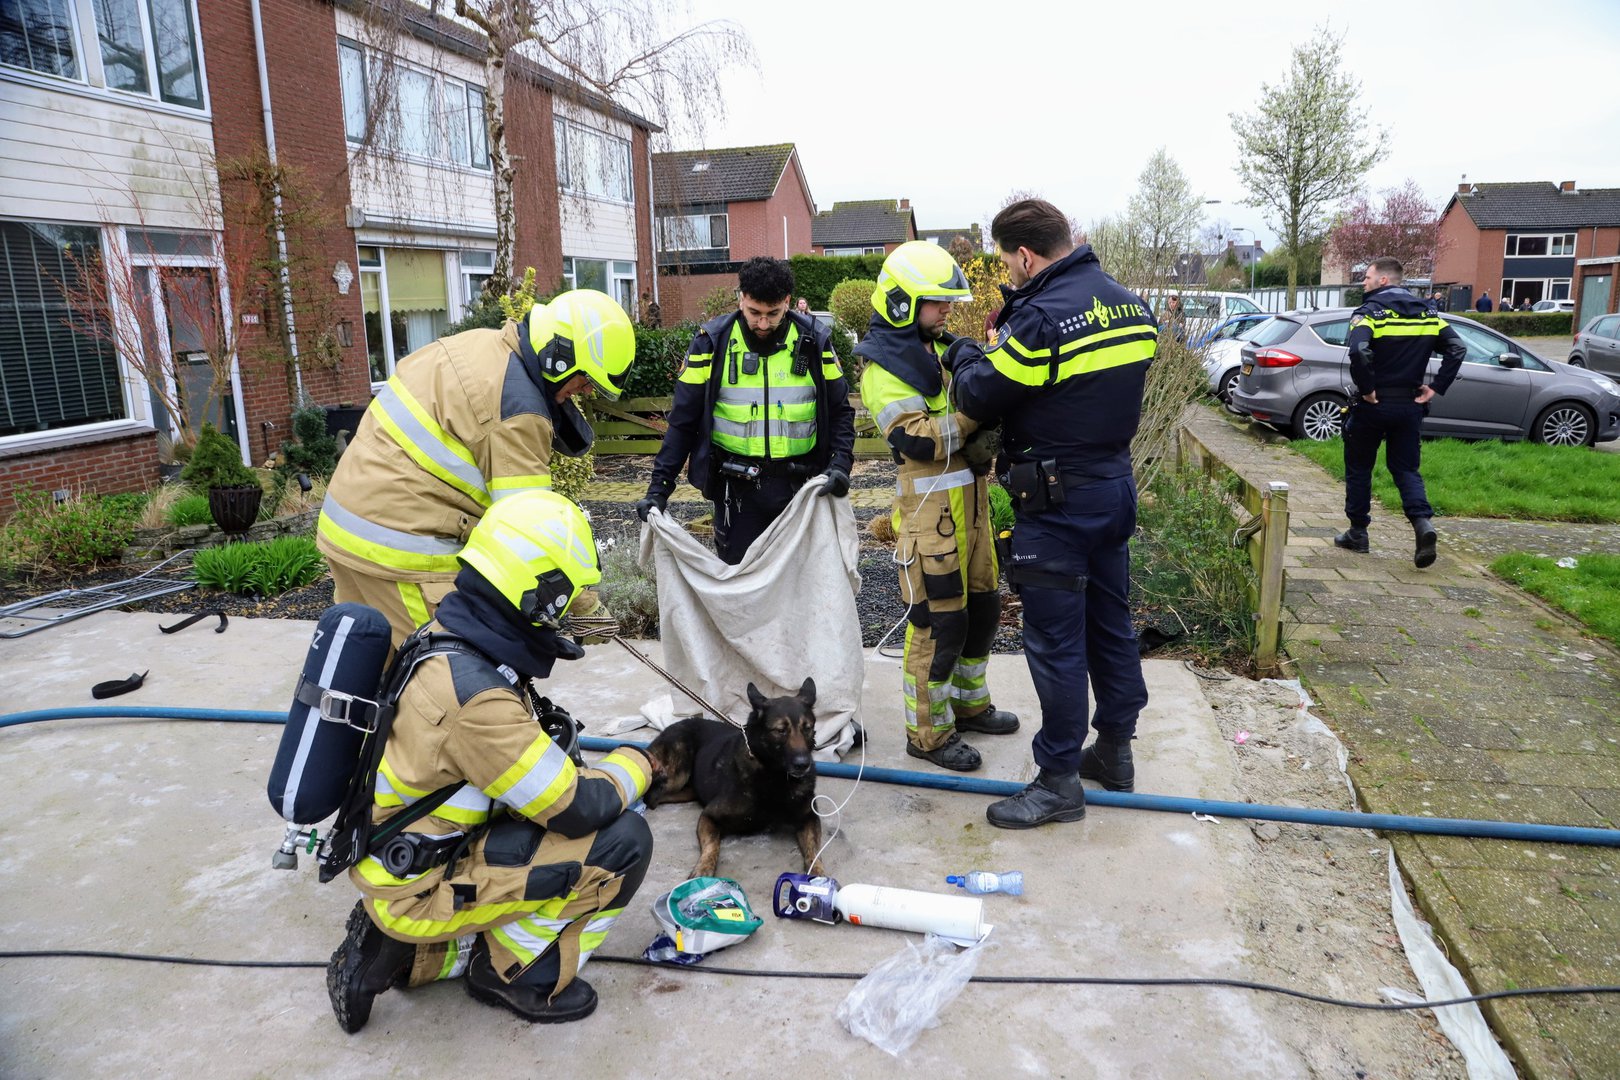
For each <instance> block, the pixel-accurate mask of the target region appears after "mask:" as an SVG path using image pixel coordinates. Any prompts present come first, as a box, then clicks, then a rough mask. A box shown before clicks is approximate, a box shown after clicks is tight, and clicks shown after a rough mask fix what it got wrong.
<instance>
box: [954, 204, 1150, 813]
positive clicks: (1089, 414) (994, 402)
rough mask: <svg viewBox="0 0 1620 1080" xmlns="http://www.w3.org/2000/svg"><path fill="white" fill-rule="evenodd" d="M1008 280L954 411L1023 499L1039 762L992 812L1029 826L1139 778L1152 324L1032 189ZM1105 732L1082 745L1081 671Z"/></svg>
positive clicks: (970, 355)
mask: <svg viewBox="0 0 1620 1080" xmlns="http://www.w3.org/2000/svg"><path fill="white" fill-rule="evenodd" d="M990 235H991V237H992V238H993V239H994V240H995V242H996V246H997V248H998V251H999V254H1000V257H1001V261H1002V263H1003V265H1005V266H1006V267H1007V272H1008V276H1009V277H1010V278H1011V280H1012V284H1013V286H1014V287H1012V288H1005V289H1004V290H1003V292H1004V293H1005V294H1006V304H1005V305H1004V306H1003V307H1002V309H1001V314H1000V315H999V316H998V317H997V319H996V345H995V346H994V347H993V348H992V349H991V350H990V352H989V354H988V355H986V354H984V353H982V352H980V351H978V350H977V348H975V347H972V346H970V345H967V344H965V343H963V342H958V343H957V344H956V345H954V346H952V350H953V352H956V353H959V356H957V357H955V358H953V363H954V370H955V374H954V377H953V379H952V388H953V391H954V393H955V396H956V401H957V404H958V406H959V407H960V408H961V411H962V412H964V413H966V414H968V415H969V416H972V417H973V418H974V419H975V420H977V421H978V422H979V423H981V424H985V423H995V422H996V421H1000V423H1001V426H1002V436H1001V438H1002V448H1003V452H1004V454H1005V456H1006V458H1007V462H1008V464H1009V470H1008V474H1007V477H1008V487H1009V490H1010V491H1011V493H1012V495H1013V498H1014V501H1015V507H1016V515H1017V516H1016V521H1015V524H1014V527H1013V536H1012V552H1013V554H1012V565H1011V566H1010V567H1009V568H1008V571H1007V580H1008V583H1009V584H1011V585H1012V586H1013V587H1014V588H1016V589H1017V590H1018V593H1019V596H1020V597H1021V599H1022V600H1023V603H1024V654H1025V657H1026V658H1027V660H1028V662H1029V672H1030V676H1031V678H1032V680H1033V682H1034V684H1035V692H1036V694H1037V695H1038V696H1039V698H1040V702H1041V730H1040V732H1039V733H1038V734H1037V735H1036V736H1035V739H1034V743H1033V750H1034V756H1035V764H1036V765H1037V766H1038V767H1039V769H1040V772H1039V774H1038V775H1037V776H1036V778H1035V780H1034V782H1033V783H1031V784H1029V785H1028V786H1027V787H1026V788H1025V789H1024V790H1023V791H1021V792H1019V793H1018V794H1017V795H1014V796H1012V797H1011V798H1009V799H1003V800H1001V801H999V802H996V803H992V804H991V805H990V807H989V808H988V810H987V812H986V816H987V817H988V818H989V821H990V824H992V825H996V826H999V827H1001V828H1006V829H1027V828H1033V827H1035V826H1037V825H1042V824H1045V823H1046V822H1049V821H1078V820H1079V819H1080V818H1082V817H1084V816H1085V813H1086V800H1085V792H1084V790H1083V788H1082V787H1081V784H1080V778H1081V777H1086V778H1088V779H1095V780H1099V781H1101V782H1102V785H1103V786H1104V787H1106V788H1108V789H1110V790H1113V791H1130V790H1132V789H1133V788H1134V786H1135V782H1136V768H1135V763H1134V760H1133V758H1132V755H1131V739H1133V738H1134V737H1135V735H1136V720H1137V715H1138V714H1139V713H1140V712H1141V711H1142V708H1143V707H1144V706H1145V705H1146V704H1147V685H1146V683H1145V682H1144V681H1143V679H1142V662H1141V659H1140V658H1139V656H1138V654H1137V647H1136V632H1135V630H1134V628H1133V626H1132V623H1131V609H1130V603H1129V600H1128V593H1129V589H1130V552H1129V549H1128V546H1127V544H1128V541H1129V540H1130V537H1131V534H1132V533H1133V532H1134V531H1135V529H1136V482H1135V480H1134V478H1133V477H1132V472H1131V438H1132V437H1133V436H1134V435H1135V434H1136V428H1137V425H1138V423H1140V421H1141V413H1142V393H1143V389H1144V386H1145V383H1146V379H1147V369H1148V365H1149V363H1151V362H1152V360H1153V354H1154V351H1155V349H1156V347H1157V343H1158V326H1157V325H1156V324H1155V322H1154V321H1153V316H1152V314H1151V313H1149V311H1148V308H1147V305H1146V304H1144V303H1143V302H1142V299H1141V297H1139V296H1137V295H1136V294H1135V293H1132V292H1131V291H1130V290H1129V289H1126V288H1124V287H1123V286H1122V285H1120V284H1119V283H1118V282H1117V281H1115V280H1114V279H1113V278H1111V277H1109V276H1108V275H1107V274H1106V273H1104V272H1103V268H1102V265H1101V263H1099V262H1098V261H1097V256H1096V255H1095V254H1094V253H1093V252H1092V250H1091V247H1090V245H1088V244H1081V245H1080V246H1078V247H1076V246H1075V244H1074V240H1073V235H1072V233H1071V231H1070V227H1069V222H1068V219H1067V218H1066V217H1065V216H1064V215H1063V212H1062V211H1061V210H1059V209H1058V208H1057V207H1055V206H1053V205H1052V204H1051V203H1048V202H1044V201H1042V200H1039V199H1025V200H1021V201H1019V202H1015V203H1013V204H1012V205H1010V206H1008V207H1007V208H1006V209H1004V210H1002V211H1001V213H999V214H997V215H996V218H995V220H994V221H993V222H992V223H991V226H990ZM1088 677H1089V679H1090V684H1091V696H1092V698H1093V699H1094V700H1095V702H1096V711H1095V713H1094V714H1092V715H1091V716H1090V717H1089V725H1090V726H1091V727H1093V728H1095V729H1096V731H1097V738H1096V740H1095V741H1094V742H1093V743H1092V744H1091V745H1090V746H1084V745H1083V744H1084V743H1085V739H1086V728H1087V726H1088V710H1087V702H1086V683H1087V679H1088Z"/></svg>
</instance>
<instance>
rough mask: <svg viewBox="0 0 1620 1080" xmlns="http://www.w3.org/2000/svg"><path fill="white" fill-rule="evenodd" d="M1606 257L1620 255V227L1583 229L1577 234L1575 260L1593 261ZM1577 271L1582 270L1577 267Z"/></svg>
mask: <svg viewBox="0 0 1620 1080" xmlns="http://www.w3.org/2000/svg"><path fill="white" fill-rule="evenodd" d="M1605 255H1620V225H1617V226H1613V227H1610V228H1597V229H1591V228H1587V229H1582V230H1580V231H1579V232H1578V233H1576V234H1575V259H1576V261H1577V262H1578V261H1580V260H1581V259H1593V258H1600V257H1602V256H1605ZM1576 269H1580V268H1579V267H1576Z"/></svg>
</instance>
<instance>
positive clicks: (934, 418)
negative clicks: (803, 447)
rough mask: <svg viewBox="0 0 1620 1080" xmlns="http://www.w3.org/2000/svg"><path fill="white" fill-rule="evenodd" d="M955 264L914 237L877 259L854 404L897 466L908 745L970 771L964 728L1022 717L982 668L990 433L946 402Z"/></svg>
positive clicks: (991, 564)
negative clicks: (994, 699)
mask: <svg viewBox="0 0 1620 1080" xmlns="http://www.w3.org/2000/svg"><path fill="white" fill-rule="evenodd" d="M972 298H973V294H972V292H971V291H970V290H969V288H968V283H967V279H966V278H965V277H963V275H962V269H961V267H959V266H958V265H957V264H956V260H955V259H953V258H952V257H951V255H950V253H949V252H948V251H946V250H945V249H944V248H942V247H940V246H939V245H938V244H930V243H927V242H926V241H921V240H913V241H911V242H910V243H905V244H901V245H900V246H899V247H898V248H896V249H895V250H894V251H893V252H891V253H890V255H889V257H888V258H887V259H885V260H884V261H883V269H882V271H881V273H879V275H878V280H877V288H876V289H875V290H874V291H873V292H872V308H873V314H872V319H871V326H870V327H869V329H868V330H867V333H866V337H865V339H864V340H862V342H861V343H860V345H858V346H856V348H855V352H856V354H857V355H858V356H860V357H861V358H862V359H864V360H865V361H866V366H865V367H864V368H863V369H862V375H861V403H862V404H863V405H865V406H866V409H867V411H868V412H869V413H871V414H872V416H873V418H874V419H875V420H876V421H877V426H878V430H879V431H881V432H882V433H883V437H884V438H885V439H887V440H888V443H889V446H890V448H891V449H892V451H893V453H894V460H895V462H896V464H897V465H898V466H899V475H898V480H897V484H896V494H895V500H894V533H895V542H896V551H895V561H896V562H897V563H899V569H900V589H901V592H902V595H903V596H904V599H905V602H906V605H907V607H906V620H907V626H906V650H905V662H904V668H905V674H904V676H903V678H904V707H905V718H906V753H908V754H910V755H911V756H912V757H917V758H924V759H926V760H928V761H930V762H932V763H933V764H935V765H938V766H940V767H941V768H946V769H954V770H956V771H957V772H971V771H972V770H974V769H977V768H978V767H979V765H980V760H981V759H980V756H979V752H978V750H976V749H974V748H973V747H972V746H970V745H968V744H967V743H965V742H963V741H962V737H961V735H959V734H958V732H961V731H974V732H982V733H985V734H990V735H1006V734H1010V733H1011V732H1014V731H1017V730H1018V717H1017V716H1015V715H1013V714H1012V713H1010V712H1005V711H1003V710H1000V709H997V708H995V706H993V705H992V704H991V702H990V687H989V684H988V683H987V681H986V672H987V670H988V667H989V664H990V643H991V641H992V640H994V638H995V636H996V627H997V625H998V624H999V622H1000V616H1001V593H1000V584H999V580H998V579H999V574H998V571H997V569H996V553H995V541H994V539H993V537H992V535H991V529H990V495H989V479H988V474H989V472H990V461H991V459H992V458H993V457H994V456H995V449H994V448H995V446H996V445H997V444H996V442H995V440H994V437H993V436H994V432H993V430H992V429H987V428H981V427H979V425H978V424H977V423H975V422H974V421H973V419H972V418H971V417H967V416H964V415H962V414H961V413H960V412H958V411H957V410H956V409H955V408H953V407H952V405H951V402H950V399H949V396H948V378H947V374H946V371H945V368H944V365H943V363H942V362H941V358H942V357H943V356H944V355H945V353H946V351H947V349H948V347H949V346H950V345H951V344H952V343H953V342H954V341H955V340H956V338H955V337H954V336H953V335H952V334H950V333H949V332H948V331H946V329H945V320H946V318H947V317H948V316H949V314H950V309H951V304H952V303H953V302H955V301H958V300H971V299H972Z"/></svg>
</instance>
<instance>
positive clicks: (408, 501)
mask: <svg viewBox="0 0 1620 1080" xmlns="http://www.w3.org/2000/svg"><path fill="white" fill-rule="evenodd" d="M635 341H636V339H635V331H634V329H633V328H632V327H631V325H630V320H629V318H628V317H627V316H626V315H625V313H624V309H623V308H621V307H620V306H619V305H618V303H617V302H615V301H614V300H613V299H612V298H611V297H609V296H607V295H606V294H604V293H600V292H597V291H595V290H593V289H578V290H575V291H573V292H566V293H563V294H562V295H560V296H558V297H557V298H556V299H554V300H553V301H552V302H551V303H549V304H545V305H540V304H536V305H535V306H534V307H533V308H532V309H530V311H529V313H528V314H527V315H525V316H524V317H523V318H522V319H520V320H518V321H516V322H508V323H507V324H506V325H505V326H503V327H502V328H501V329H499V330H468V331H467V332H465V333H462V334H456V335H454V336H452V337H446V338H441V339H439V340H438V341H435V342H434V343H432V344H431V345H428V346H425V347H424V348H421V349H418V350H417V351H416V352H413V353H411V355H409V356H407V357H405V359H403V360H401V361H400V362H399V367H398V370H397V371H396V372H395V374H394V377H393V378H391V379H389V380H388V382H387V384H386V385H384V386H383V388H382V390H381V392H380V393H378V395H377V397H376V398H375V399H374V400H373V401H372V403H371V406H370V408H368V409H367V410H366V415H365V417H364V418H363V419H362V420H361V421H360V429H359V430H358V431H356V432H355V435H354V438H353V439H352V440H351V441H350V443H349V446H348V449H347V450H345V451H344V453H343V456H342V458H340V459H339V461H338V467H337V471H336V472H335V473H333V475H332V481H331V483H330V484H329V485H328V487H327V491H326V502H325V504H324V505H323V506H322V508H321V517H320V521H319V524H318V525H317V528H316V544H317V546H318V547H319V548H320V550H321V552H322V554H324V555H325V556H326V560H327V563H328V564H329V565H330V567H331V570H332V581H333V584H334V586H335V598H336V600H337V602H338V603H344V602H347V601H355V602H357V603H361V604H366V605H368V606H370V607H373V608H376V609H377V610H378V611H381V612H382V613H383V615H385V616H386V617H387V619H388V622H389V625H390V626H391V627H392V628H393V632H394V644H395V646H396V647H397V646H398V645H399V643H400V642H402V641H403V640H404V639H405V637H406V636H407V635H408V634H409V633H410V632H411V631H412V630H414V629H415V628H416V627H418V626H420V625H422V624H423V623H425V622H427V621H428V619H429V618H431V617H432V615H433V611H434V609H435V608H436V607H437V606H438V605H439V603H440V602H441V601H442V600H443V599H444V596H445V594H446V593H448V592H449V590H450V589H451V588H452V582H453V581H454V579H455V577H456V574H457V571H458V569H459V566H458V563H457V561H456V556H457V555H458V554H459V553H460V551H461V547H462V545H463V544H465V543H466V542H467V536H468V534H469V533H470V532H471V530H472V527H473V526H474V525H476V524H477V523H478V520H479V518H481V517H482V516H483V515H484V514H485V513H487V512H488V510H489V508H490V507H491V505H493V504H494V503H495V502H497V501H499V500H501V499H504V498H507V497H509V496H511V495H515V494H517V493H519V492H523V491H530V490H534V489H537V488H548V487H550V486H551V464H550V463H551V454H552V451H553V450H556V451H558V452H560V453H563V454H566V455H568V456H570V457H577V456H579V455H581V454H583V453H585V452H586V451H587V450H589V449H590V446H591V441H592V438H593V433H592V431H591V427H590V425H589V424H588V423H587V422H586V421H585V418H584V416H583V415H581V413H580V411H579V407H578V406H577V405H575V404H574V403H573V402H572V401H570V400H569V399H570V398H572V397H574V396H575V395H576V394H579V393H582V392H584V391H587V390H594V391H595V392H596V393H598V394H601V395H602V396H604V397H607V398H617V397H618V396H619V391H620V387H621V380H622V379H623V377H624V373H625V371H626V370H627V369H628V368H629V367H630V363H631V361H632V360H633V359H635ZM594 597H595V594H594V593H592V594H591V599H594ZM587 603H589V600H588V601H587Z"/></svg>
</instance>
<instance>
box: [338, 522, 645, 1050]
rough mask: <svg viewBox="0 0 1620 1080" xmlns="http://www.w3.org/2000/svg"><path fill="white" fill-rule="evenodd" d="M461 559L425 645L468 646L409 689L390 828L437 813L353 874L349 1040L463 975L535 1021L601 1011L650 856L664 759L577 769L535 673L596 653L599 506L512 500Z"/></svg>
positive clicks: (612, 758) (394, 756) (394, 734)
mask: <svg viewBox="0 0 1620 1080" xmlns="http://www.w3.org/2000/svg"><path fill="white" fill-rule="evenodd" d="M457 558H459V559H460V561H461V563H462V566H463V569H462V570H461V571H460V573H458V574H457V575H456V579H455V586H456V587H455V590H454V591H453V592H451V593H450V594H449V595H447V596H446V597H445V599H444V600H443V601H442V602H441V603H440V605H439V609H438V612H437V615H436V616H435V618H434V619H433V620H432V621H430V622H429V623H428V624H427V625H426V626H425V627H424V628H423V629H422V631H421V633H422V634H424V635H431V636H429V637H427V638H426V641H427V643H428V645H429V646H432V645H435V644H438V643H440V642H442V640H443V638H442V637H441V636H440V635H450V636H451V637H452V638H453V639H454V640H455V641H456V643H458V644H459V645H461V646H462V648H461V649H460V650H459V651H454V652H449V653H432V652H430V653H428V654H427V657H426V659H423V660H422V661H421V662H420V663H419V664H418V666H416V667H415V668H414V670H413V671H412V673H411V675H410V677H409V681H407V682H406V684H405V688H404V691H403V693H402V694H401V695H400V697H399V700H398V704H397V712H396V713H395V715H394V719H393V725H392V728H391V729H390V731H389V734H388V739H387V742H386V743H385V744H384V747H383V754H382V761H381V764H380V765H379V766H378V768H377V774H376V776H377V782H376V792H375V795H374V798H373V805H372V811H371V813H372V821H373V823H374V824H375V825H385V824H386V823H387V822H388V821H389V820H390V819H391V818H393V817H394V816H396V815H400V814H404V813H407V812H408V811H409V808H410V807H411V806H412V805H413V804H416V803H418V802H421V801H423V800H427V799H438V800H439V801H437V802H436V803H433V802H430V803H428V804H427V805H428V807H430V809H428V812H427V813H426V814H422V815H420V816H417V817H416V818H415V819H414V820H411V821H410V822H409V823H408V824H407V825H406V826H405V829H404V830H403V831H401V832H400V833H399V834H398V835H397V836H396V837H394V838H393V839H391V840H390V841H389V842H388V845H387V847H385V848H384V849H383V851H382V852H381V853H372V854H370V855H368V856H366V857H365V858H363V859H361V860H360V861H359V862H358V863H356V864H355V865H354V866H353V867H352V868H351V869H350V870H349V878H350V880H351V881H352V882H353V883H354V884H355V885H356V886H358V887H359V889H360V891H361V893H363V894H364V895H363V896H362V898H361V900H360V902H359V904H357V905H356V907H355V909H354V911H353V912H352V913H351V914H350V916H349V922H348V929H347V935H346V936H345V938H344V940H343V943H342V944H341V945H340V946H339V947H338V949H337V951H336V952H334V953H333V954H332V960H331V963H330V964H329V965H328V967H327V976H326V985H327V991H328V994H329V996H330V997H331V1000H332V1008H333V1011H334V1012H335V1014H336V1016H337V1020H338V1024H339V1025H340V1026H341V1027H342V1028H343V1029H344V1030H345V1031H349V1032H355V1031H358V1030H360V1028H361V1027H363V1026H364V1025H365V1023H366V1020H367V1019H368V1018H369V1016H370V1014H371V1007H372V1002H373V999H374V998H375V997H376V996H377V995H378V994H380V993H382V992H384V991H385V990H388V989H389V988H391V987H395V986H421V985H424V984H426V983H429V982H434V981H437V980H439V979H448V978H455V977H458V976H461V975H465V976H466V979H467V983H466V986H467V992H468V993H469V994H471V995H472V996H473V997H474V998H476V999H478V1000H479V1001H482V1002H485V1003H486V1004H490V1005H497V1006H500V1007H502V1008H506V1009H510V1010H511V1011H512V1012H514V1013H516V1014H517V1015H518V1016H520V1017H522V1018H523V1019H525V1020H529V1021H532V1022H535V1023H559V1022H563V1021H569V1020H578V1019H582V1018H583V1017H585V1016H588V1015H590V1013H591V1012H592V1010H594V1009H595V1008H596V1001H597V997H596V991H595V990H593V989H592V988H591V986H590V985H589V984H588V983H586V982H585V981H584V980H583V979H580V978H578V972H579V969H580V968H581V967H582V966H584V964H585V961H586V960H587V959H589V958H590V955H591V953H592V952H594V951H595V950H596V949H597V947H599V946H600V945H601V944H602V940H603V939H604V938H605V937H606V936H607V933H608V930H609V928H610V927H612V925H613V923H614V921H615V920H616V919H617V918H618V916H619V914H620V913H621V912H622V911H623V910H624V907H625V905H626V903H627V902H628V901H629V900H630V898H631V897H632V896H634V895H635V892H636V890H637V888H639V887H640V885H641V882H642V879H643V878H644V877H645V875H646V872H647V867H648V864H649V863H650V862H651V859H652V843H653V841H652V834H651V832H650V831H649V829H648V827H647V824H646V822H645V821H644V820H643V819H642V817H641V816H640V814H637V813H634V812H631V810H630V809H629V808H630V807H633V806H635V804H637V803H638V802H640V801H641V797H642V795H643V794H645V793H646V790H647V786H648V784H649V782H650V780H651V777H652V771H653V766H652V764H651V762H650V761H649V759H648V758H647V756H646V755H645V754H643V753H642V752H641V751H640V750H636V749H633V748H630V747H623V748H620V749H618V750H615V751H614V752H613V753H611V754H609V755H607V756H606V757H604V758H602V759H601V761H599V762H598V763H597V764H596V766H595V767H592V768H581V767H578V766H576V765H575V763H574V761H573V760H572V759H571V758H570V756H569V754H568V753H567V752H566V751H565V750H564V748H563V747H562V746H561V745H560V744H559V743H557V742H554V741H553V740H552V739H551V737H550V736H548V735H547V734H546V732H545V731H544V730H543V729H542V727H541V725H540V723H539V722H538V720H537V719H536V717H535V716H534V715H533V714H532V713H531V710H530V707H529V704H527V703H526V701H525V693H526V692H527V690H526V686H525V682H526V680H528V679H532V678H544V677H546V676H547V675H549V674H550V673H551V669H552V665H553V664H554V663H555V662H556V661H557V660H575V659H578V658H579V657H580V656H582V655H584V650H582V649H581V648H580V647H579V646H578V645H576V644H574V642H573V641H571V640H569V636H568V633H569V631H570V628H569V627H568V625H567V620H568V618H569V615H570V610H571V608H572V605H573V604H574V602H575V601H576V600H577V599H578V597H579V595H580V592H581V590H582V589H583V588H584V587H585V586H587V585H590V584H592V583H594V582H596V581H598V580H599V579H600V577H601V572H600V569H599V566H598V561H597V553H596V544H595V541H594V540H593V538H592V536H591V529H590V524H589V523H588V522H587V521H586V520H585V515H584V513H583V512H581V510H580V509H579V507H577V506H575V505H574V504H573V503H572V502H570V501H569V500H568V499H566V498H564V497H563V496H562V495H559V494H557V493H556V492H552V491H543V490H542V491H531V492H525V493H523V494H519V495H515V496H513V497H511V498H508V499H502V500H500V501H499V502H496V503H495V504H494V505H493V506H491V507H490V508H489V511H488V512H487V513H485V514H484V515H483V517H482V518H481V519H480V520H479V522H478V524H477V525H476V526H474V528H473V530H472V534H471V535H470V536H469V537H468V539H467V543H466V546H465V547H463V548H462V549H461V550H460V552H459V553H458V555H457ZM413 644H414V643H413ZM457 785H459V786H457ZM447 793H448V797H445V796H446V794H447ZM395 849H398V850H397V851H396V850H395Z"/></svg>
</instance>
